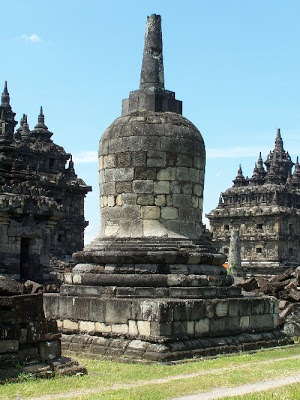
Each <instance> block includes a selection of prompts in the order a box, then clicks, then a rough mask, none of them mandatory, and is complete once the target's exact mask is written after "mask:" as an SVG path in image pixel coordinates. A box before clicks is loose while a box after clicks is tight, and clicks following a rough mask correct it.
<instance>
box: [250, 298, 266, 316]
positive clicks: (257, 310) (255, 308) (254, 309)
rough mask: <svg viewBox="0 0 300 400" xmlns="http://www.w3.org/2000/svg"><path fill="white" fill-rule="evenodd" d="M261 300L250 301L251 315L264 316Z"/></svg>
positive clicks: (262, 301)
mask: <svg viewBox="0 0 300 400" xmlns="http://www.w3.org/2000/svg"><path fill="white" fill-rule="evenodd" d="M264 303H265V302H264V300H263V299H253V300H252V301H251V314H264V313H265V304H264Z"/></svg>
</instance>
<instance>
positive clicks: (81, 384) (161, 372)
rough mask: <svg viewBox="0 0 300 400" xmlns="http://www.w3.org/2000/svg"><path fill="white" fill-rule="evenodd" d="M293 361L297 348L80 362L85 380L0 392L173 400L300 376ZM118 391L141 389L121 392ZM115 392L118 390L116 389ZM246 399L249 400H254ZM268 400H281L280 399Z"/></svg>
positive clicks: (3, 395)
mask: <svg viewBox="0 0 300 400" xmlns="http://www.w3.org/2000/svg"><path fill="white" fill-rule="evenodd" d="M292 356H299V357H300V346H299V345H297V346H292V347H287V348H277V349H273V350H264V351H259V352H257V353H253V354H245V353H241V354H238V355H234V356H230V357H225V356H223V357H218V358H215V359H205V360H199V361H193V362H187V363H183V364H175V365H162V364H125V363H118V362H113V361H101V360H90V359H84V358H79V357H78V358H77V359H78V361H80V363H81V364H83V365H85V366H86V368H87V369H88V372H89V374H88V375H87V376H82V377H78V376H73V377H56V378H54V379H45V380H42V379H32V378H31V379H28V380H26V379H24V378H23V382H19V383H9V384H6V385H2V386H0V399H1V400H2V399H5V400H6V399H16V398H17V396H18V395H19V396H22V398H24V399H26V398H29V397H39V396H40V395H41V394H43V395H46V394H51V395H54V394H56V393H67V392H71V391H72V392H76V391H77V392H79V391H81V390H90V389H92V390H99V392H98V393H86V394H82V395H79V396H77V397H76V396H74V397H73V398H74V399H75V398H77V399H78V398H80V399H84V400H87V399H89V400H90V399H118V400H125V399H126V400H135V399H136V400H137V399H142V400H152V399H153V400H154V399H155V400H160V399H161V400H163V399H170V398H172V397H176V396H180V395H184V394H192V393H197V392H201V391H207V390H210V389H213V388H215V387H218V386H227V387H233V386H237V385H242V384H245V383H251V382H257V381H260V380H263V379H272V378H275V377H282V376H285V375H292V374H293V373H299V371H300V358H299V359H295V358H294V359H289V360H285V358H286V357H292ZM277 359H278V360H277ZM195 373H197V374H198V376H193V377H189V378H185V379H182V378H180V377H179V379H176V380H172V381H170V382H151V380H157V379H161V378H171V377H176V376H178V375H189V374H195ZM116 385H137V386H135V387H133V386H131V387H130V386H129V387H127V388H124V386H123V387H122V388H117V387H116ZM112 386H115V387H114V388H112ZM291 387H292V386H291ZM298 390H299V388H298ZM276 393H279V389H276ZM78 394H79V393H78ZM62 398H63V397H62ZM242 398H243V399H244V398H245V399H250V398H253V397H242ZM261 398H263V397H257V399H261ZM269 398H270V399H273V398H274V399H277V398H276V397H269ZM282 398H284V397H282ZM290 398H292V397H290ZM298 398H300V397H298ZM278 399H281V398H280V397H278ZM287 399H289V397H287Z"/></svg>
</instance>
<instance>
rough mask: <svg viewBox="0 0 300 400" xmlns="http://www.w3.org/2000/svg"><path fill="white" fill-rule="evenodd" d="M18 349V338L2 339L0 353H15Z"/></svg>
mask: <svg viewBox="0 0 300 400" xmlns="http://www.w3.org/2000/svg"><path fill="white" fill-rule="evenodd" d="M18 350H19V341H18V340H0V353H15V352H17V351H18Z"/></svg>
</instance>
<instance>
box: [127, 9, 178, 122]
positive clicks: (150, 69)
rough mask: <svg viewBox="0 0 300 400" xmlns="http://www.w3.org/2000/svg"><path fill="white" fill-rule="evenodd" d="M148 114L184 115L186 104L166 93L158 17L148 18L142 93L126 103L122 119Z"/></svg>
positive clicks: (153, 15)
mask: <svg viewBox="0 0 300 400" xmlns="http://www.w3.org/2000/svg"><path fill="white" fill-rule="evenodd" d="M147 111H154V112H164V111H170V112H175V113H177V114H182V102H181V101H180V100H177V99H176V98H175V93H174V92H171V91H170V90H166V89H165V83H164V64H163V45H162V29H161V16H160V15H156V14H152V15H151V16H150V17H147V23H146V33H145V42H144V53H143V61H142V69H141V76H140V87H139V90H134V91H132V92H130V94H129V98H128V99H124V100H123V103H122V115H128V114H131V113H132V112H147Z"/></svg>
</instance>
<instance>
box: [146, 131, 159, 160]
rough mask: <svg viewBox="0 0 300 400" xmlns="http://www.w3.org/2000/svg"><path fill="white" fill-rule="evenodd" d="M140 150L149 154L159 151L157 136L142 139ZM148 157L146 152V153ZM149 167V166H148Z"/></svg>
mask: <svg viewBox="0 0 300 400" xmlns="http://www.w3.org/2000/svg"><path fill="white" fill-rule="evenodd" d="M142 149H143V150H149V151H150V152H151V154H152V153H153V152H155V151H159V150H160V138H159V137H157V136H147V137H143V138H142ZM147 157H148V152H147ZM150 166H151V165H150Z"/></svg>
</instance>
